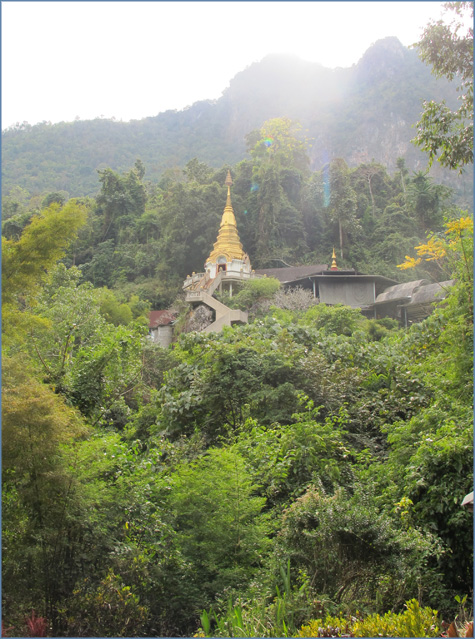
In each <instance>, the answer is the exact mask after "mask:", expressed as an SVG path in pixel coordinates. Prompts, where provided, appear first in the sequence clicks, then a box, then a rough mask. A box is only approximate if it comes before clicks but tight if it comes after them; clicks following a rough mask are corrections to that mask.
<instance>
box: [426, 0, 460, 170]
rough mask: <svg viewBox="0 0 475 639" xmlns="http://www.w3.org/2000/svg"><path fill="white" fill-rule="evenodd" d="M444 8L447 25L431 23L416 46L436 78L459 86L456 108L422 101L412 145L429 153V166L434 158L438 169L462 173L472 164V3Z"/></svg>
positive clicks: (448, 5)
mask: <svg viewBox="0 0 475 639" xmlns="http://www.w3.org/2000/svg"><path fill="white" fill-rule="evenodd" d="M445 7H446V10H451V11H452V12H453V14H455V16H456V18H455V20H453V21H452V23H451V24H450V25H447V24H444V22H443V21H442V20H439V21H438V22H435V23H434V22H431V23H430V24H429V25H428V26H427V27H426V29H425V31H424V33H423V36H422V38H421V40H420V42H419V43H418V44H417V47H418V49H419V51H420V53H421V58H422V59H423V60H424V61H425V62H427V63H429V64H430V65H431V66H432V69H433V73H434V74H435V75H436V76H437V77H439V78H440V77H446V78H448V79H449V80H455V81H456V82H458V83H459V87H458V90H459V91H460V96H459V108H458V109H451V108H450V107H449V106H448V105H447V104H446V103H445V101H442V102H439V103H438V102H435V101H433V100H432V101H430V102H424V110H423V112H422V117H421V120H420V121H419V122H418V124H417V136H416V138H415V142H416V144H417V145H418V146H419V147H420V148H421V149H422V150H424V151H427V152H428V153H429V160H430V162H431V163H432V162H433V160H434V159H436V158H437V161H438V162H439V163H440V164H441V165H442V166H448V167H450V168H451V169H457V168H459V169H460V171H463V170H464V168H465V167H466V166H467V165H471V164H473V28H472V26H471V25H472V23H473V2H448V3H447V4H446V5H445ZM464 18H465V21H466V23H468V24H466V25H465V27H464V24H463V19H464ZM464 31H465V32H464Z"/></svg>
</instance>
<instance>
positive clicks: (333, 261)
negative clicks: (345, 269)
mask: <svg viewBox="0 0 475 639" xmlns="http://www.w3.org/2000/svg"><path fill="white" fill-rule="evenodd" d="M330 271H338V266H337V265H336V253H335V249H333V255H332V265H331V267H330Z"/></svg>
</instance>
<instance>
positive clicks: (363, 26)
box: [1, 0, 443, 128]
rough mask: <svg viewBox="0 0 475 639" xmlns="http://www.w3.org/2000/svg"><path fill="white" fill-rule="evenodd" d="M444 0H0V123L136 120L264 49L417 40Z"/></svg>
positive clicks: (332, 51)
mask: <svg viewBox="0 0 475 639" xmlns="http://www.w3.org/2000/svg"><path fill="white" fill-rule="evenodd" d="M442 6H443V3H442V2H413V1H411V0H409V1H406V2H358V1H357V2H341V1H335V2H318V1H314V2H312V1H310V2H295V1H292V2H286V1H282V2H273V1H270V2H254V1H247V2H245V1H244V2H228V1H225V2H201V1H197V2H181V1H178V2H160V1H155V2H154V1H152V2H136V1H135V2H128V1H124V2H117V1H112V2H95V1H92V2H42V1H41V0H40V1H39V2H38V1H35V2H21V1H15V0H3V2H2V3H1V11H2V128H6V127H8V126H11V125H12V124H15V123H16V122H23V121H27V122H29V123H30V124H35V123H37V122H41V121H43V120H47V121H50V122H60V121H72V120H74V119H75V118H76V117H79V118H80V119H82V120H86V119H92V118H96V117H100V116H103V117H107V118H110V117H115V118H116V119H118V120H124V121H127V120H130V119H140V118H143V117H147V116H153V115H157V113H160V112H162V111H166V110H167V109H178V110H180V109H183V108H184V107H186V106H189V105H191V104H193V102H196V101H197V100H203V99H216V98H219V97H220V95H221V93H222V92H223V90H224V89H225V88H226V87H227V86H228V85H229V81H230V80H231V79H232V78H233V77H234V76H235V75H236V73H238V72H239V71H242V70H243V69H245V68H246V67H247V66H249V65H250V64H252V63H253V62H257V61H259V60H261V59H262V58H263V57H265V56H266V55H267V54H269V53H292V54H295V55H297V56H299V57H301V58H302V59H304V60H310V61H315V62H320V63H321V64H323V65H324V66H327V67H330V68H334V67H338V66H340V67H350V66H351V65H352V64H355V63H356V62H358V60H359V59H360V58H361V56H362V55H363V53H364V52H365V51H366V49H367V48H368V47H369V46H370V45H371V44H372V43H373V42H375V41H376V40H378V39H380V38H384V37H386V36H397V37H398V38H399V40H400V41H401V42H402V43H403V44H404V45H406V46H408V45H410V44H412V43H413V42H415V41H417V40H418V39H419V37H420V35H421V32H422V29H423V28H424V26H425V25H426V24H427V23H428V21H429V19H430V18H433V19H436V20H437V19H439V18H440V17H441V15H442Z"/></svg>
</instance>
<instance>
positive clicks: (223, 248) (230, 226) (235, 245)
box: [205, 171, 249, 268]
mask: <svg viewBox="0 0 475 639" xmlns="http://www.w3.org/2000/svg"><path fill="white" fill-rule="evenodd" d="M232 183H233V181H232V179H231V172H230V171H228V175H227V176H226V181H225V183H224V185H225V186H227V187H228V195H227V198H226V206H225V207H224V212H223V216H222V218H221V225H220V227H219V233H218V239H217V240H216V242H215V243H214V245H213V250H212V251H211V253H210V255H209V257H208V259H207V260H206V262H205V266H206V268H208V266H209V265H211V264H218V265H225V264H230V263H231V262H232V261H233V260H240V261H243V262H244V261H245V260H246V258H247V255H246V253H244V251H243V248H242V244H241V241H240V239H239V233H238V230H237V225H236V218H235V217H234V211H233V207H232V204H231V186H232ZM248 259H249V258H248Z"/></svg>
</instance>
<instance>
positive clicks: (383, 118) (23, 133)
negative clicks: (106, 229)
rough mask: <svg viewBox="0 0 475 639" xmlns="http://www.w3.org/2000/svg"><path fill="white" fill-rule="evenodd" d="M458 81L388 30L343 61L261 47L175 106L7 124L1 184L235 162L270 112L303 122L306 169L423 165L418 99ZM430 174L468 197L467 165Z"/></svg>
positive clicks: (66, 186) (68, 183) (39, 184)
mask: <svg viewBox="0 0 475 639" xmlns="http://www.w3.org/2000/svg"><path fill="white" fill-rule="evenodd" d="M456 89H457V87H456V83H455V82H448V81H447V80H445V79H437V78H436V77H435V76H434V75H432V73H431V70H430V68H429V67H428V66H427V65H426V64H424V63H423V62H422V61H421V60H420V59H419V56H418V53H417V52H416V51H415V50H411V49H408V48H407V47H404V46H403V45H402V44H401V43H400V41H399V40H398V39H397V38H396V37H388V38H385V39H383V40H379V41H377V42H376V43H375V44H373V45H372V46H371V47H370V48H369V49H368V50H367V51H366V53H365V54H364V55H363V56H362V58H361V59H360V60H359V62H358V63H357V64H355V65H353V66H352V67H350V68H337V69H328V68H325V67H323V66H322V65H320V64H317V63H312V62H306V61H303V60H301V59H299V58H297V57H294V56H291V55H277V54H275V55H268V56H267V57H265V58H264V59H263V60H262V61H260V62H257V63H254V64H252V65H250V66H249V67H248V68H246V69H244V70H243V71H241V72H240V73H238V74H237V75H236V76H235V77H234V78H232V79H231V80H230V83H229V86H228V87H227V88H225V89H224V91H223V94H222V96H221V97H220V98H219V99H217V100H202V101H199V102H195V103H194V104H192V105H191V106H189V107H187V108H185V109H183V110H181V111H176V110H168V111H165V112H163V113H159V114H157V115H154V116H150V117H146V118H143V119H141V120H132V121H130V122H121V121H116V120H114V119H102V118H96V119H94V120H84V121H82V120H77V121H74V122H61V123H58V124H50V123H47V122H44V123H41V124H38V125H34V126H31V125H29V124H28V123H23V124H17V125H16V126H14V127H10V128H9V129H7V130H5V131H3V133H2V145H3V174H2V179H3V188H2V191H3V193H4V194H6V193H8V192H9V190H10V189H11V188H12V187H13V186H14V185H19V186H21V187H23V188H25V189H27V190H28V191H29V192H31V193H39V192H43V191H53V190H64V191H66V192H68V193H69V195H70V196H71V197H72V196H78V195H93V194H95V193H97V191H98V188H99V185H98V180H97V171H98V170H102V169H104V168H106V167H110V168H112V169H113V170H117V171H123V170H126V169H127V168H128V167H130V166H131V165H132V164H133V163H134V162H135V160H136V159H137V158H140V159H141V160H142V161H143V163H144V165H145V167H146V171H147V179H149V180H150V181H152V182H158V181H159V179H160V178H161V176H162V175H163V172H164V171H165V170H166V169H170V168H173V167H183V166H185V165H186V163H187V162H189V161H190V160H191V159H193V158H194V157H198V158H199V159H200V161H203V162H205V163H207V164H209V165H210V166H211V167H214V168H217V167H220V166H222V165H223V164H235V163H236V162H239V161H240V160H242V159H244V158H245V157H248V156H247V153H246V136H247V135H248V134H249V133H250V132H252V131H253V130H255V129H257V128H259V127H261V126H262V124H263V123H264V122H265V121H266V120H269V119H271V118H276V117H288V118H290V119H292V120H295V121H298V122H299V123H300V124H301V125H302V134H303V135H304V136H305V138H306V139H307V140H308V154H309V157H310V169H311V170H320V169H321V168H322V167H323V166H324V165H325V164H326V163H328V162H330V161H331V160H332V159H333V158H335V157H342V158H344V159H345V160H346V162H347V163H348V165H349V166H350V167H355V166H357V165H358V164H360V163H363V162H371V161H375V162H378V163H381V164H383V165H384V166H385V167H387V169H388V170H389V171H392V170H394V169H395V168H396V161H397V158H398V157H402V158H404V159H405V161H406V165H407V166H408V168H409V169H410V170H414V171H416V170H421V169H425V167H426V166H427V158H426V156H425V155H424V154H423V153H422V152H421V151H420V150H419V149H417V148H416V147H415V146H414V145H413V144H412V143H411V142H410V140H411V139H412V138H413V137H414V135H415V130H414V128H413V127H414V124H415V123H416V122H417V120H418V118H419V116H420V113H421V110H422V102H423V101H424V100H432V99H433V100H436V101H440V100H446V102H447V104H448V105H449V106H455V104H456V102H457V90H456ZM431 175H432V176H433V177H434V179H436V180H437V181H438V182H440V183H447V184H449V183H450V184H451V186H452V187H455V189H456V190H457V191H459V192H460V193H461V194H463V196H464V198H465V200H466V199H467V196H468V198H470V197H471V193H472V190H473V189H472V175H473V172H472V170H469V171H467V172H466V173H465V175H464V176H462V177H457V176H455V175H454V174H453V173H451V172H449V171H447V170H444V169H442V168H440V167H439V166H433V167H432V168H431ZM454 183H455V184H454Z"/></svg>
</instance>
